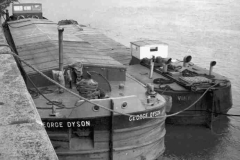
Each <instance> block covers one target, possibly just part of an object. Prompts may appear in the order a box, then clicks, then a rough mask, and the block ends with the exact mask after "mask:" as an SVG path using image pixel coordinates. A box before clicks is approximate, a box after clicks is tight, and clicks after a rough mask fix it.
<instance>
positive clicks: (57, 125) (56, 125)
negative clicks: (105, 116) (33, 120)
mask: <svg viewBox="0 0 240 160" xmlns="http://www.w3.org/2000/svg"><path fill="white" fill-rule="evenodd" d="M65 123H66V124H65V125H64V124H63V122H43V124H44V127H45V128H63V127H64V126H66V127H68V128H70V127H78V128H79V127H89V126H90V121H73V122H65Z"/></svg>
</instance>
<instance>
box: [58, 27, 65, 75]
mask: <svg viewBox="0 0 240 160" xmlns="http://www.w3.org/2000/svg"><path fill="white" fill-rule="evenodd" d="M63 31H64V28H63V27H58V44H59V71H63Z"/></svg>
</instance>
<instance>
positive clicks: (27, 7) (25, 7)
mask: <svg viewBox="0 0 240 160" xmlns="http://www.w3.org/2000/svg"><path fill="white" fill-rule="evenodd" d="M23 9H24V11H31V10H32V7H31V6H24V8H23Z"/></svg>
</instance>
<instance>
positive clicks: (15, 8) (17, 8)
mask: <svg viewBox="0 0 240 160" xmlns="http://www.w3.org/2000/svg"><path fill="white" fill-rule="evenodd" d="M14 11H23V6H14Z"/></svg>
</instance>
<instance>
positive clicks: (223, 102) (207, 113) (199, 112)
mask: <svg viewBox="0 0 240 160" xmlns="http://www.w3.org/2000/svg"><path fill="white" fill-rule="evenodd" d="M156 91H157V92H158V93H163V90H161V89H156ZM203 93H204V92H191V91H182V92H180V91H179V92H178V91H165V92H164V93H163V94H164V95H168V96H171V97H172V108H171V110H170V112H168V115H169V114H173V113H176V112H178V111H181V110H183V109H185V108H187V107H189V106H190V105H192V104H193V103H194V102H195V101H196V100H198V99H199V98H200V96H202V94H203ZM231 107H232V95H231V84H230V83H229V84H228V85H227V86H225V87H222V88H218V89H217V90H215V91H209V92H207V93H206V94H205V95H204V96H203V97H202V98H201V99H200V100H199V101H198V102H197V103H196V104H195V105H193V106H192V107H191V108H190V109H188V110H186V111H184V112H182V113H180V114H178V115H176V116H172V117H168V118H167V119H166V123H167V124H178V125H181V124H182V125H207V126H210V125H211V122H212V121H214V120H216V118H217V117H218V115H219V114H226V113H227V112H228V111H229V109H230V108H231Z"/></svg>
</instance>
